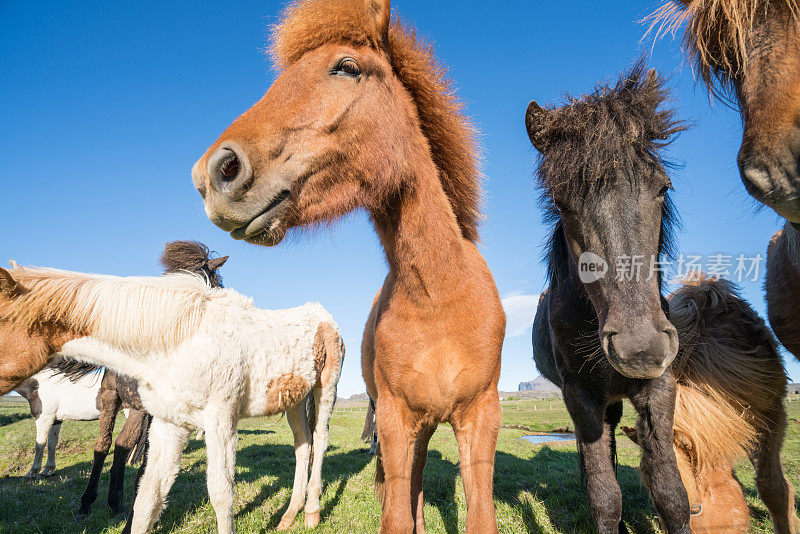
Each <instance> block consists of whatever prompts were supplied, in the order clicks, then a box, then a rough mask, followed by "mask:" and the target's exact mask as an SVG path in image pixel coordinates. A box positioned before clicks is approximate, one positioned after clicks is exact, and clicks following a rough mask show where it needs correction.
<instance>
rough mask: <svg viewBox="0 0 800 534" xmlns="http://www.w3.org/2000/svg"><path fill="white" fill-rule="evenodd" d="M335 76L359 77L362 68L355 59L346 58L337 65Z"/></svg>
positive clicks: (334, 70)
mask: <svg viewBox="0 0 800 534" xmlns="http://www.w3.org/2000/svg"><path fill="white" fill-rule="evenodd" d="M333 72H334V74H339V73H341V74H346V75H348V76H358V75H359V74H361V67H359V66H358V63H357V62H356V60H355V59H353V58H351V57H346V58H344V59H343V60H341V61H340V62H339V64H338V65H336V68H335V69H333Z"/></svg>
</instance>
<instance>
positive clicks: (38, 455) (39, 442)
mask: <svg viewBox="0 0 800 534" xmlns="http://www.w3.org/2000/svg"><path fill="white" fill-rule="evenodd" d="M54 419H55V418H54V417H53V415H52V414H48V415H45V414H41V415H40V416H39V417H37V418H36V446H35V449H34V453H33V465H32V466H31V470H30V471H28V473H27V474H26V475H25V478H34V477H35V476H36V475H38V474H39V471H40V470H41V469H42V455H43V454H44V448H45V447H46V446H47V438H48V436H49V435H50V427H52V426H53V420H54Z"/></svg>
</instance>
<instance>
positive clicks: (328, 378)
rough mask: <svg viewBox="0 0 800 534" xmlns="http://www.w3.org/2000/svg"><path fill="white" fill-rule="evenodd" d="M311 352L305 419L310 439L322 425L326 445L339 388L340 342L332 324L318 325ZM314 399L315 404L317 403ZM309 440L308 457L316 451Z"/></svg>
mask: <svg viewBox="0 0 800 534" xmlns="http://www.w3.org/2000/svg"><path fill="white" fill-rule="evenodd" d="M313 351H314V367H315V368H316V371H317V379H316V383H315V384H314V387H313V388H311V391H310V392H309V394H308V396H307V397H306V398H307V400H306V416H307V419H308V423H309V425H310V427H311V433H312V436H313V438H316V437H318V436H316V429H317V425H318V424H319V423H323V424H324V426H322V427H321V432H323V433H324V434H325V440H326V441H327V439H328V438H327V433H328V425H329V424H330V419H331V415H332V414H333V408H334V405H335V404H336V386H337V385H338V384H339V377H340V376H341V374H342V365H343V364H344V340H342V336H341V334H340V333H339V330H338V329H337V328H336V326H335V324H333V323H330V322H322V323H320V324H319V327H318V328H317V334H316V336H315V338H314V346H313ZM317 395H318V397H319V402H317ZM313 438H312V445H311V450H312V454H313V453H314V448H315V447H317V443H315V442H314V439H313Z"/></svg>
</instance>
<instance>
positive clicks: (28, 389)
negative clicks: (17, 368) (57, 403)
mask: <svg viewBox="0 0 800 534" xmlns="http://www.w3.org/2000/svg"><path fill="white" fill-rule="evenodd" d="M14 391H16V392H17V393H19V394H20V395H21V396H22V398H24V399H25V400H30V398H31V395H33V393H34V392H35V391H36V385H34V380H33V379H31V378H29V379H27V380H25V381H24V382H22V383H21V384H20V385H19V386H17V387H16V388H14Z"/></svg>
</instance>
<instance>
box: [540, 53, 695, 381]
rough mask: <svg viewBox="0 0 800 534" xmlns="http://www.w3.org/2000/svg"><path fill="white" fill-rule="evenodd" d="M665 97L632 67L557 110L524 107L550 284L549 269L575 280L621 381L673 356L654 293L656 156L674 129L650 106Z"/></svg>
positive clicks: (660, 236) (673, 340)
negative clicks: (549, 227)
mask: <svg viewBox="0 0 800 534" xmlns="http://www.w3.org/2000/svg"><path fill="white" fill-rule="evenodd" d="M665 97H666V91H665V90H664V88H663V82H662V80H660V79H659V77H658V76H657V75H656V73H655V72H654V71H650V72H649V73H647V74H645V72H644V66H643V64H642V63H639V64H637V65H636V66H635V67H634V68H633V69H632V70H631V71H629V72H627V73H626V74H624V75H623V76H622V78H621V79H620V80H619V82H618V83H617V84H616V86H615V87H608V86H600V87H598V88H597V89H596V90H595V92H593V93H591V94H589V95H587V96H585V97H583V98H580V99H569V101H568V104H567V105H565V106H563V107H560V108H557V109H543V108H541V107H540V106H539V105H538V104H536V102H531V104H530V106H529V107H528V111H527V114H526V117H525V124H526V126H527V129H528V135H529V137H530V139H531V142H532V143H533V145H534V146H535V147H536V148H537V149H538V150H539V152H540V153H541V158H540V162H539V185H540V187H541V189H542V190H543V195H542V199H543V202H544V203H545V205H546V207H547V209H548V212H549V219H550V220H552V221H554V222H555V231H554V237H553V247H552V249H551V253H550V278H551V282H552V281H553V280H554V278H556V277H558V276H559V275H558V274H557V272H558V271H559V270H563V272H572V273H575V274H574V277H575V279H576V280H577V278H578V277H580V282H583V285H584V287H585V289H586V292H587V294H588V296H589V298H590V299H591V302H592V305H593V306H594V309H595V312H596V313H597V318H598V328H599V336H600V343H601V345H602V349H603V352H604V353H605V356H606V358H607V360H608V361H609V363H611V365H612V366H613V367H614V368H615V369H616V370H617V371H619V372H620V373H621V374H623V375H624V376H627V377H629V378H655V377H658V376H660V375H661V374H662V373H663V372H664V370H665V369H666V368H667V366H668V365H669V364H670V363H671V362H672V360H673V359H674V358H675V355H676V353H677V351H678V336H677V333H676V331H675V328H674V327H673V326H672V324H671V323H670V322H669V320H667V317H666V315H665V313H664V308H663V306H664V302H663V300H662V297H661V264H660V263H659V262H660V260H661V255H662V254H663V253H665V252H666V251H667V249H668V248H669V247H668V245H669V236H670V229H671V225H672V223H673V217H674V215H673V212H672V211H671V209H670V206H671V205H670V202H669V196H668V194H669V189H670V180H669V177H668V176H667V174H666V171H665V167H664V162H663V160H662V159H661V157H660V155H659V150H660V148H661V147H663V146H664V145H665V144H666V143H668V142H669V139H670V138H671V137H672V136H673V134H675V133H677V132H678V131H680V130H681V129H682V127H681V126H680V124H679V123H677V122H676V121H675V120H674V117H673V112H672V111H663V110H659V107H660V106H661V104H662V102H663V100H664V98H665ZM580 282H578V283H580Z"/></svg>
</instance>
